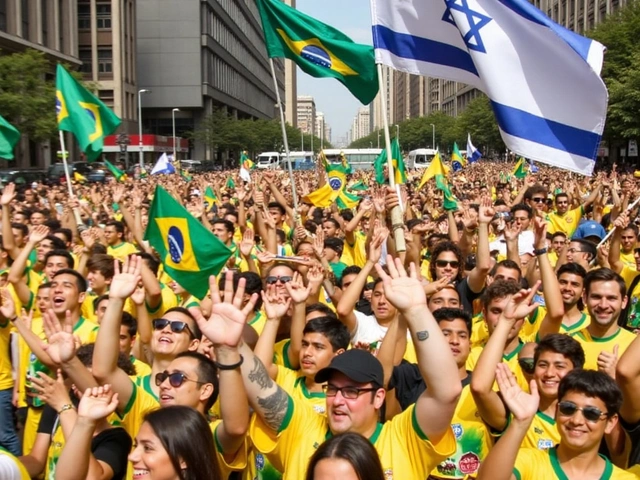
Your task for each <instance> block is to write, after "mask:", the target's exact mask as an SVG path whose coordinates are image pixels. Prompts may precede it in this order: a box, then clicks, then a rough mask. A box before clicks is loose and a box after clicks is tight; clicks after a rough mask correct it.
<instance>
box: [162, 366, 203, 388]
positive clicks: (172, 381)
mask: <svg viewBox="0 0 640 480" xmlns="http://www.w3.org/2000/svg"><path fill="white" fill-rule="evenodd" d="M167 378H168V379H169V385H171V386H172V387H173V388H179V387H181V386H182V385H184V382H194V383H197V384H200V385H204V382H199V381H198V380H191V379H190V378H189V377H187V376H186V375H185V374H184V373H182V372H173V373H169V372H167V371H166V370H165V371H164V372H159V373H156V387H159V386H160V385H162V382H164V381H165V380H166V379H167Z"/></svg>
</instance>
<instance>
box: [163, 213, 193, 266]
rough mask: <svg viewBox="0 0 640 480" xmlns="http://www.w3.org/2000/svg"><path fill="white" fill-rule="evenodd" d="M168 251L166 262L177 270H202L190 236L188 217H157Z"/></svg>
mask: <svg viewBox="0 0 640 480" xmlns="http://www.w3.org/2000/svg"><path fill="white" fill-rule="evenodd" d="M155 221H156V224H157V225H158V228H159V229H160V233H161V234H162V240H163V241H164V245H165V248H166V251H167V254H166V257H165V258H164V264H165V265H168V266H170V267H172V268H175V269H176V270H183V271H185V272H197V271H199V270H200V267H199V266H198V262H197V260H196V256H195V254H194V252H193V247H192V245H191V238H190V237H189V226H188V224H187V219H186V218H177V217H163V218H156V219H155Z"/></svg>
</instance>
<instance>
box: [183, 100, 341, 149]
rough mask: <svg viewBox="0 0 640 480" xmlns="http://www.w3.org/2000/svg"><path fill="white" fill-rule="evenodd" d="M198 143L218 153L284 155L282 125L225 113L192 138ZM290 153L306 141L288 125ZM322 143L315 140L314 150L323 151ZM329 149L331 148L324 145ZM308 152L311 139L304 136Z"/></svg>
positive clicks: (207, 121)
mask: <svg viewBox="0 0 640 480" xmlns="http://www.w3.org/2000/svg"><path fill="white" fill-rule="evenodd" d="M190 136H191V137H192V138H193V139H194V140H196V141H200V142H203V143H205V144H206V145H208V146H210V147H213V148H216V149H218V150H231V151H241V150H248V151H249V152H250V153H255V154H257V153H260V152H268V151H278V152H280V151H284V144H283V142H282V128H281V126H280V121H279V120H277V119H274V120H263V119H246V118H245V119H239V118H234V117H232V116H231V115H228V114H227V113H226V112H225V111H224V109H222V108H219V109H216V110H215V111H214V112H213V113H212V114H211V115H209V116H208V117H207V118H206V119H205V120H204V121H203V122H202V125H201V127H200V128H199V129H198V130H196V131H194V132H192V133H191V135H190ZM287 138H288V140H289V150H291V151H295V150H300V149H301V147H302V138H301V135H300V130H298V129H297V128H293V127H292V126H291V125H288V124H287ZM320 144H321V143H320V139H319V138H318V137H316V136H314V137H313V149H314V151H316V152H319V151H320ZM324 147H325V148H331V144H330V143H328V142H324ZM304 148H305V150H307V151H309V150H311V136H310V135H305V136H304Z"/></svg>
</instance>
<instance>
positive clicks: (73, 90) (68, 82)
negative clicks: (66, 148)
mask: <svg viewBox="0 0 640 480" xmlns="http://www.w3.org/2000/svg"><path fill="white" fill-rule="evenodd" d="M56 110H57V114H58V128H59V129H60V130H63V131H65V132H71V133H73V134H74V135H75V137H76V139H77V140H78V143H79V144H80V148H82V151H83V152H84V153H85V155H86V156H87V159H88V160H89V161H93V160H95V159H96V158H98V157H99V156H100V153H101V152H102V147H103V145H104V137H106V136H107V135H110V134H111V133H113V132H114V131H115V130H116V129H117V128H118V127H119V126H120V123H121V122H120V119H119V118H118V117H117V116H116V114H115V113H113V112H112V111H111V110H110V109H109V107H107V106H106V105H105V104H104V103H102V101H101V100H100V99H99V98H98V97H96V96H95V95H94V94H93V93H91V92H90V91H89V90H87V89H86V88H84V87H83V86H82V85H80V84H79V83H78V82H77V81H76V79H75V78H73V77H72V76H71V75H70V74H69V72H67V71H66V70H65V69H64V67H63V66H62V65H60V64H58V68H57V70H56Z"/></svg>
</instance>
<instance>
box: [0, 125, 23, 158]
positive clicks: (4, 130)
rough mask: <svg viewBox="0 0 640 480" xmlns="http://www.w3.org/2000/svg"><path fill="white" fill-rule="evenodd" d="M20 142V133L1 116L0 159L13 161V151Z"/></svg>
mask: <svg viewBox="0 0 640 480" xmlns="http://www.w3.org/2000/svg"><path fill="white" fill-rule="evenodd" d="M18 140H20V132H19V131H18V130H17V129H16V127H14V126H13V125H11V124H10V123H9V122H7V121H6V120H5V119H4V118H2V116H0V158H6V159H7V160H13V149H14V148H15V146H16V143H18Z"/></svg>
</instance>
